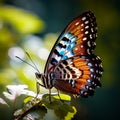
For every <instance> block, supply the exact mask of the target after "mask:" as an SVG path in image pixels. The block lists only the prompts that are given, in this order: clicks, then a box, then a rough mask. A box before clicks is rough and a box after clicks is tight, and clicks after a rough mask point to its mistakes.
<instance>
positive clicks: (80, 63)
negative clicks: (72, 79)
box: [73, 58, 90, 89]
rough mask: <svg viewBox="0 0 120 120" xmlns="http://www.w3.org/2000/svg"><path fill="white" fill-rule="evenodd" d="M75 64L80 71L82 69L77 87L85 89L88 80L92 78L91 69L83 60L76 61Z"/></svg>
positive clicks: (77, 59)
mask: <svg viewBox="0 0 120 120" xmlns="http://www.w3.org/2000/svg"><path fill="white" fill-rule="evenodd" d="M73 63H74V65H75V67H77V68H78V69H80V71H82V75H81V76H80V77H79V79H78V80H77V84H76V87H77V88H78V89H79V88H82V87H84V86H85V84H86V82H87V81H86V80H87V79H89V78H90V68H89V66H88V65H87V63H86V61H85V60H84V59H82V58H76V59H74V60H73Z"/></svg>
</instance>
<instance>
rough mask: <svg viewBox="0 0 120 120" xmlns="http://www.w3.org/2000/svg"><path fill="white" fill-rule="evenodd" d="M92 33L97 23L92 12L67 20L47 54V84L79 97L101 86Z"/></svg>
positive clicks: (99, 62)
mask: <svg viewBox="0 0 120 120" xmlns="http://www.w3.org/2000/svg"><path fill="white" fill-rule="evenodd" d="M96 37H97V24H96V18H95V16H94V14H93V13H92V12H90V11H88V12H85V13H83V14H82V15H80V16H79V17H77V18H75V19H74V20H73V21H72V22H70V24H68V26H67V27H66V28H65V29H64V31H63V32H62V33H61V35H60V37H59V38H58V40H57V41H56V43H55V45H54V47H53V49H52V50H51V53H50V55H49V57H48V60H47V63H46V67H45V70H44V74H45V77H46V78H47V79H46V81H47V84H48V83H51V84H52V83H54V84H52V85H50V86H54V87H56V88H57V89H58V90H61V91H63V92H67V93H71V94H75V95H78V96H82V97H87V96H88V95H93V92H94V88H95V87H97V86H101V84H100V81H99V79H100V77H101V74H102V71H103V69H102V65H101V60H100V58H99V57H98V56H95V55H94V54H93V50H94V48H95V46H96V43H95V39H96ZM51 75H52V77H51ZM49 76H50V77H49ZM48 78H49V79H48ZM51 78H52V79H51ZM52 81H54V82H52Z"/></svg>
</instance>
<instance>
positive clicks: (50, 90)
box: [49, 89, 51, 103]
mask: <svg viewBox="0 0 120 120" xmlns="http://www.w3.org/2000/svg"><path fill="white" fill-rule="evenodd" d="M49 101H50V103H51V89H49Z"/></svg>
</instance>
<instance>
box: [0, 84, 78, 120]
mask: <svg viewBox="0 0 120 120" xmlns="http://www.w3.org/2000/svg"><path fill="white" fill-rule="evenodd" d="M7 91H8V92H3V94H4V99H2V98H0V111H1V113H0V114H1V115H0V117H1V119H5V120H10V119H13V118H14V120H28V119H31V120H48V119H54V120H70V119H71V118H73V116H74V115H75V114H76V109H75V107H74V106H71V105H70V97H69V96H67V95H63V94H60V98H59V99H58V97H56V96H57V95H51V96H50V95H49V94H44V95H38V96H37V97H36V94H35V93H34V92H32V91H30V90H27V86H26V85H8V86H7ZM64 96H65V99H64ZM50 99H51V100H50ZM3 108H4V110H5V111H6V113H9V115H10V116H11V117H9V118H8V116H6V115H4V111H3V112H2V109H3Z"/></svg>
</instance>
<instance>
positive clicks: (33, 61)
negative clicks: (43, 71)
mask: <svg viewBox="0 0 120 120" xmlns="http://www.w3.org/2000/svg"><path fill="white" fill-rule="evenodd" d="M25 53H26V55H27V56H28V58H29V59H30V61H31V62H32V64H33V65H34V68H35V69H36V70H37V71H38V72H39V73H40V71H39V70H38V68H37V66H36V64H35V63H34V61H33V60H32V58H31V56H30V54H29V53H28V52H25Z"/></svg>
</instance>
